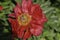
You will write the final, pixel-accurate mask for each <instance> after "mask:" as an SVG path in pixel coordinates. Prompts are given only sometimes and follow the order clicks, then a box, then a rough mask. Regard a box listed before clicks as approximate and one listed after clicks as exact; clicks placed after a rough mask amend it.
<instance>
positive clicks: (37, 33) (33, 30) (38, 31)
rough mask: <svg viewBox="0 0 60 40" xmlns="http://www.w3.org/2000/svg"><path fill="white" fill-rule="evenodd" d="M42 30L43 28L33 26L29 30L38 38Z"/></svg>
mask: <svg viewBox="0 0 60 40" xmlns="http://www.w3.org/2000/svg"><path fill="white" fill-rule="evenodd" d="M42 30H43V26H41V25H35V24H33V25H32V28H31V29H30V32H31V34H33V35H35V36H39V35H40V34H41V33H42Z"/></svg>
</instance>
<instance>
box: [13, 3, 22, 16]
mask: <svg viewBox="0 0 60 40" xmlns="http://www.w3.org/2000/svg"><path fill="white" fill-rule="evenodd" d="M14 12H15V15H16V16H19V15H20V14H21V13H22V10H21V7H20V5H19V4H18V3H17V5H16V7H15V8H14Z"/></svg>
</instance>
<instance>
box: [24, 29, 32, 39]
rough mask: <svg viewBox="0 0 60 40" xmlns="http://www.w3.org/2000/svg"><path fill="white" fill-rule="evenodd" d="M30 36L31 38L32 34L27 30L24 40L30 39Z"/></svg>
mask: <svg viewBox="0 0 60 40" xmlns="http://www.w3.org/2000/svg"><path fill="white" fill-rule="evenodd" d="M30 36H31V33H30V31H29V29H27V30H26V32H25V34H24V37H23V39H27V38H29V37H30Z"/></svg>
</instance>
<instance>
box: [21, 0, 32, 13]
mask: <svg viewBox="0 0 60 40" xmlns="http://www.w3.org/2000/svg"><path fill="white" fill-rule="evenodd" d="M31 5H32V0H22V11H23V12H24V13H27V12H29V11H30V9H31Z"/></svg>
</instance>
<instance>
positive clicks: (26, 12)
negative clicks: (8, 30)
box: [8, 0, 47, 40]
mask: <svg viewBox="0 0 60 40" xmlns="http://www.w3.org/2000/svg"><path fill="white" fill-rule="evenodd" d="M9 17H10V18H8V20H9V22H10V23H11V27H12V33H13V35H14V36H17V37H18V38H23V40H26V39H28V38H29V37H31V36H32V35H34V36H39V35H40V34H41V33H42V31H43V25H44V22H46V21H47V19H46V16H45V15H44V14H43V12H42V9H41V8H40V6H39V5H38V4H33V3H32V0H22V5H21V6H20V4H19V3H17V5H16V6H15V8H14V13H12V14H9Z"/></svg>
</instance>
